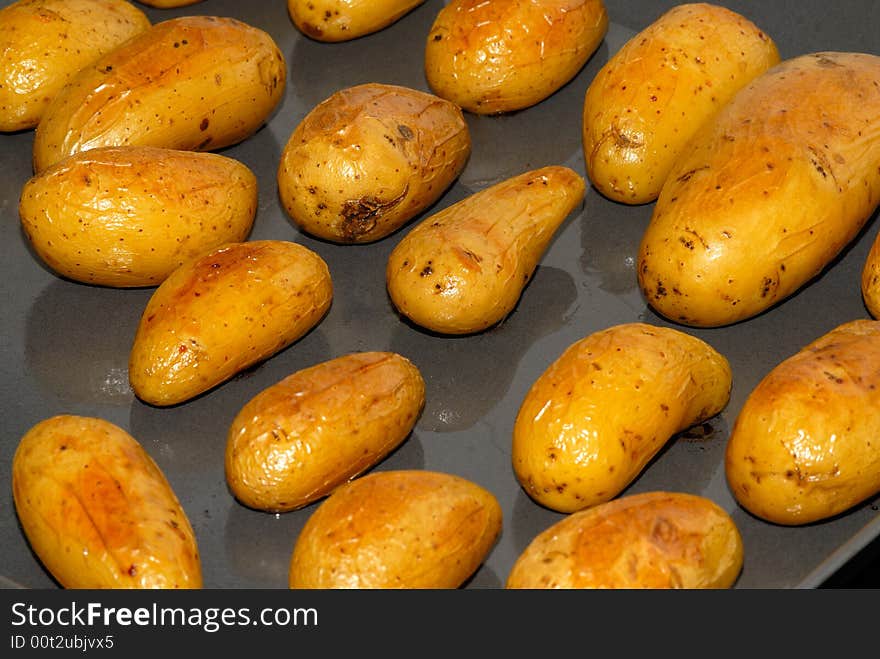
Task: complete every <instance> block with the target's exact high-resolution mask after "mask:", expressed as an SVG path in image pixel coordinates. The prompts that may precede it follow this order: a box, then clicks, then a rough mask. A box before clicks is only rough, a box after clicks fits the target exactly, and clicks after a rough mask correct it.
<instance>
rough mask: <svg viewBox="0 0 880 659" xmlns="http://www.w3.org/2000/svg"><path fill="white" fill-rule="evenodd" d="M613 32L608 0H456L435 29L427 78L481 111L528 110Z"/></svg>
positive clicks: (472, 109)
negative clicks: (604, 0)
mask: <svg viewBox="0 0 880 659" xmlns="http://www.w3.org/2000/svg"><path fill="white" fill-rule="evenodd" d="M607 31H608V14H607V12H606V10H605V4H604V3H603V2H602V1H601V0H552V1H551V2H537V1H536V0H452V2H450V3H448V4H447V5H446V6H445V7H444V8H443V9H441V10H440V12H439V13H438V14H437V18H436V19H435V21H434V24H433V25H432V27H431V31H430V32H429V33H428V37H427V42H426V45H425V75H426V77H427V81H428V85H429V86H430V87H431V89H432V90H433V91H434V93H435V94H437V95H438V96H441V97H443V98H446V99H449V100H450V101H453V102H454V103H457V104H458V105H460V106H461V107H462V108H464V109H465V110H467V111H469V112H472V113H474V114H499V113H504V112H512V111H514V110H521V109H523V108H526V107H529V106H532V105H535V104H537V103H540V102H541V101H543V100H544V99H546V98H547V97H549V96H550V95H552V94H553V93H554V92H556V91H558V90H559V89H560V88H561V87H562V86H563V85H565V84H566V83H567V82H569V81H570V80H571V79H572V78H574V76H575V75H577V73H578V72H579V71H580V70H581V68H583V66H584V64H586V62H587V60H588V59H589V58H590V55H592V54H593V53H594V52H595V50H596V49H597V48H598V47H599V44H600V43H601V42H602V39H604V38H605V34H606V33H607Z"/></svg>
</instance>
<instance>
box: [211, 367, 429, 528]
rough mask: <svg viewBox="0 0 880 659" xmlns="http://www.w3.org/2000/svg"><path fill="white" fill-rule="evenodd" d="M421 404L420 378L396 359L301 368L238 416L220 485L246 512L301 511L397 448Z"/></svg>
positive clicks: (406, 435)
mask: <svg viewBox="0 0 880 659" xmlns="http://www.w3.org/2000/svg"><path fill="white" fill-rule="evenodd" d="M424 404H425V382H424V380H423V379H422V376H421V373H420V372H419V370H418V368H417V367H416V366H415V365H414V364H413V363H412V362H410V361H409V360H408V359H406V358H405V357H403V356H401V355H398V354H395V353H391V352H361V353H352V354H348V355H343V356H342V357H337V358H335V359H331V360H329V361H326V362H323V363H320V364H317V365H315V366H312V367H309V368H306V369H303V370H301V371H298V372H296V373H294V374H292V375H290V376H288V377H286V378H284V379H283V380H281V381H280V382H278V383H276V384H274V385H272V386H271V387H269V388H268V389H265V390H263V391H262V392H260V393H259V394H257V395H256V396H255V397H254V398H252V399H251V400H250V401H248V403H247V404H246V405H245V406H244V407H242V409H241V410H240V411H239V413H238V414H237V415H236V417H235V419H234V420H233V422H232V425H231V427H230V429H229V433H228V436H227V444H226V482H227V483H228V485H229V488H230V490H231V491H232V493H233V495H234V496H235V497H236V498H237V499H238V500H239V501H240V502H241V503H243V504H245V505H246V506H249V507H251V508H256V509H258V510H265V511H269V512H287V511H290V510H295V509H297V508H302V507H303V506H305V505H307V504H310V503H312V502H313V501H317V500H318V499H321V498H323V497H325V496H327V495H328V494H330V492H331V491H332V490H334V489H335V488H336V487H338V486H339V485H342V484H343V483H345V482H347V481H350V480H351V479H353V478H355V477H356V476H359V475H360V474H362V473H363V472H365V471H366V470H367V469H369V468H370V467H372V466H373V465H375V464H377V463H378V462H380V461H381V460H382V459H383V458H385V457H386V456H387V455H388V454H389V453H391V451H393V450H394V449H395V448H397V447H398V446H399V445H400V444H401V443H402V442H403V441H404V440H405V439H406V438H407V437H408V436H409V433H410V431H411V430H412V428H413V426H414V425H415V423H416V420H417V419H418V416H419V413H420V412H421V410H422V408H423V407H424Z"/></svg>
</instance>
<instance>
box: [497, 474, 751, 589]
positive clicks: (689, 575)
mask: <svg viewBox="0 0 880 659" xmlns="http://www.w3.org/2000/svg"><path fill="white" fill-rule="evenodd" d="M742 564H743V542H742V537H741V536H740V532H739V529H738V528H737V527H736V524H735V523H734V521H733V520H732V519H731V518H730V516H729V515H728V514H727V513H726V512H725V511H724V510H723V509H722V508H721V507H720V506H718V505H717V504H716V503H715V502H713V501H712V500H711V499H707V498H705V497H702V496H698V495H694V494H686V493H683V492H645V493H642V494H632V495H629V496H625V497H621V498H619V499H615V500H614V501H608V502H606V503H603V504H600V505H598V506H595V507H593V508H590V509H589V510H582V511H580V512H576V513H573V514H571V515H569V516H567V517H565V518H564V519H562V520H561V521H559V522H557V523H556V524H554V525H553V526H551V527H550V528H548V529H547V530H546V531H544V532H543V533H541V534H539V535H538V536H537V537H536V538H535V539H534V540H533V541H532V542H531V544H529V546H528V547H527V548H526V549H525V551H524V552H523V553H522V554H521V555H520V556H519V558H518V559H517V560H516V562H515V563H514V565H513V568H512V570H511V571H510V574H509V575H508V578H507V584H506V587H507V588H530V589H553V588H555V589H588V588H597V589H612V588H625V589H669V588H685V589H697V588H701V589H720V588H730V587H731V586H733V584H734V583H736V579H737V577H738V576H739V573H740V572H741V570H742Z"/></svg>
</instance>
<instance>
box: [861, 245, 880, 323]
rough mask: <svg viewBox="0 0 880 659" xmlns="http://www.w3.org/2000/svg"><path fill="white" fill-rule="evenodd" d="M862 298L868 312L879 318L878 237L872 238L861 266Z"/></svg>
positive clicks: (879, 265)
mask: <svg viewBox="0 0 880 659" xmlns="http://www.w3.org/2000/svg"><path fill="white" fill-rule="evenodd" d="M862 299H863V300H864V301H865V306H866V307H867V309H868V313H870V314H871V316H873V317H874V318H876V319H878V320H880V237H877V238H875V239H874V243H873V244H872V245H871V251H870V252H868V258H867V259H865V265H864V267H863V268H862Z"/></svg>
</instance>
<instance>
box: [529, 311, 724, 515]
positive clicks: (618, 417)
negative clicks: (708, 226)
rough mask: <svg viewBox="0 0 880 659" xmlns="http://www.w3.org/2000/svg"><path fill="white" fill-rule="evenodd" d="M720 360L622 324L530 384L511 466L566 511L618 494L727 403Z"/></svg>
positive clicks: (541, 498) (661, 332) (670, 332)
mask: <svg viewBox="0 0 880 659" xmlns="http://www.w3.org/2000/svg"><path fill="white" fill-rule="evenodd" d="M731 385H732V375H731V370H730V365H729V364H728V362H727V360H726V359H725V358H724V357H723V356H722V355H720V354H719V353H718V352H716V351H715V350H714V349H713V348H712V347H711V346H709V345H708V344H707V343H705V342H704V341H702V340H700V339H698V338H696V337H693V336H690V335H689V334H686V333H684V332H680V331H678V330H675V329H671V328H666V327H654V326H651V325H647V324H644V323H625V324H622V325H616V326H613V327H610V328H608V329H605V330H600V331H598V332H594V333H593V334H590V335H589V336H587V337H585V338H583V339H581V340H579V341H576V342H575V343H573V344H572V345H571V346H569V347H568V348H567V349H566V350H565V352H563V354H562V355H561V356H560V357H559V358H557V359H556V361H554V362H553V363H552V364H551V365H550V366H549V367H548V368H547V370H546V371H544V373H542V374H541V376H540V377H539V378H538V379H537V380H536V381H535V382H534V383H533V384H532V386H531V388H530V389H529V391H528V393H527V394H526V397H525V399H524V400H523V402H522V405H521V406H520V409H519V412H518V414H517V417H516V421H515V423H514V429H513V451H512V458H513V469H514V472H515V474H516V477H517V480H519V482H520V484H521V485H522V486H523V488H524V489H525V491H526V493H527V494H528V495H529V496H530V497H532V498H533V499H534V500H535V501H537V502H538V503H540V504H542V505H544V506H546V507H547V508H550V509H552V510H556V511H558V512H564V513H570V512H574V511H577V510H582V509H584V508H587V507H589V506H595V505H597V504H601V503H604V502H606V501H609V500H610V499H613V498H614V497H616V496H617V495H618V494H619V493H620V492H622V491H623V490H624V489H625V488H626V487H627V486H628V485H629V484H630V483H631V482H632V481H633V480H635V478H636V477H637V476H638V475H639V474H640V473H641V472H642V471H643V470H644V469H645V467H646V465H647V464H648V462H649V461H650V460H651V458H653V457H654V456H655V455H656V454H657V452H658V451H659V450H660V449H661V448H663V446H664V445H665V444H666V443H667V442H668V441H669V439H670V438H671V437H672V436H673V435H675V434H676V433H678V432H680V431H682V430H685V429H687V428H689V427H691V426H693V425H696V424H698V423H700V422H702V421H704V420H706V419H708V418H710V417H712V416H714V415H716V414H718V413H719V412H720V411H721V410H722V409H723V408H724V407H725V405H727V402H728V399H729V397H730V389H731Z"/></svg>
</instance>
